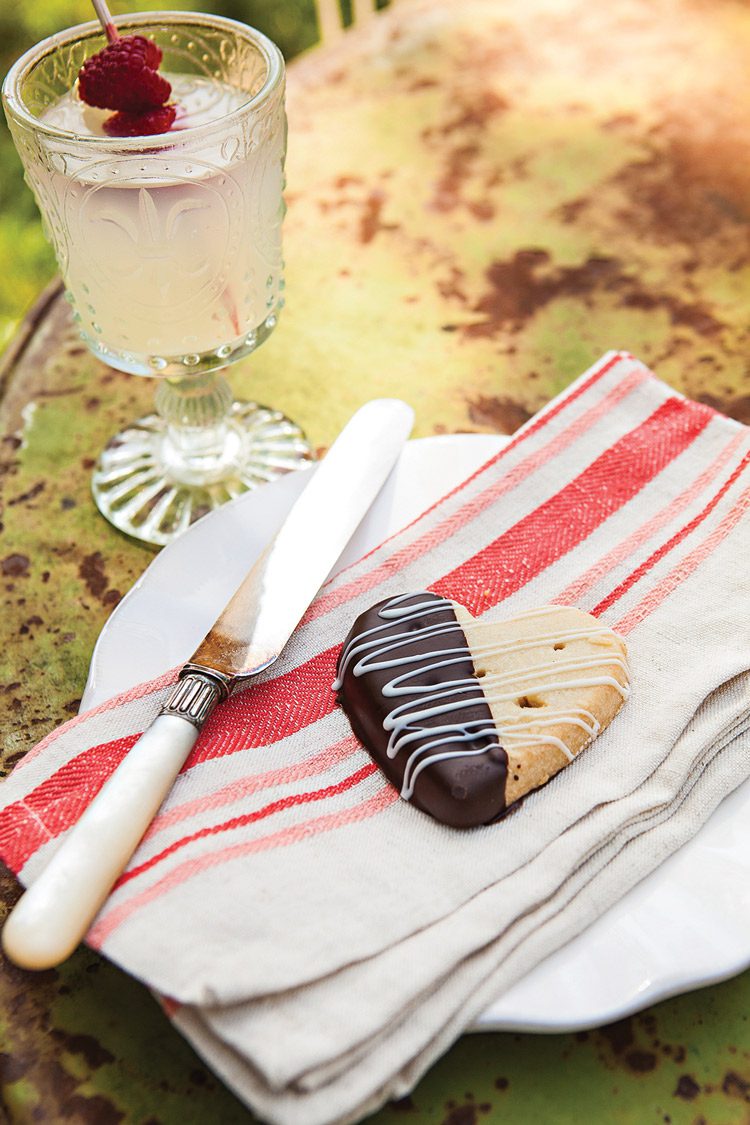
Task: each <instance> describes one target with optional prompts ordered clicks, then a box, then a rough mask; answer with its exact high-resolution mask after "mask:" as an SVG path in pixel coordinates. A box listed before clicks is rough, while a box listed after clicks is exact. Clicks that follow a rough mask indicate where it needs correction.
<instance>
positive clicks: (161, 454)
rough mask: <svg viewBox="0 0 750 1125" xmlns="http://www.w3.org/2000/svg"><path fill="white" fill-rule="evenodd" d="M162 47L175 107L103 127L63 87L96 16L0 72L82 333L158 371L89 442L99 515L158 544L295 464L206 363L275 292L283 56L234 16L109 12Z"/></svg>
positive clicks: (96, 345) (278, 433)
mask: <svg viewBox="0 0 750 1125" xmlns="http://www.w3.org/2000/svg"><path fill="white" fill-rule="evenodd" d="M118 28H119V30H120V32H121V34H140V35H146V36H148V37H150V38H152V39H154V40H155V41H156V42H157V43H158V44H159V46H160V47H161V48H162V51H163V54H164V59H163V63H162V67H161V70H162V72H163V73H165V74H166V75H167V77H168V78H169V81H170V82H171V83H172V87H173V96H174V98H175V100H176V102H177V105H178V117H177V121H176V123H175V126H174V127H173V128H172V129H171V130H170V131H169V132H168V133H165V134H159V135H155V136H148V137H133V138H110V137H108V136H106V134H105V133H104V132H103V129H102V128H101V121H102V118H103V117H104V116H106V113H102V112H101V111H96V110H94V111H92V110H90V109H88V108H87V107H84V106H83V104H82V103H81V102H80V101H79V100H78V98H77V94H76V91H75V81H76V76H77V73H78V71H79V69H80V67H81V65H82V63H83V61H84V59H86V58H87V57H89V56H90V55H91V54H93V53H94V52H95V51H98V50H100V49H101V48H102V47H103V46H104V43H105V40H104V36H103V33H102V31H101V28H100V27H99V25H98V24H95V23H90V24H84V25H82V26H80V27H77V28H72V29H70V30H69V31H67V32H63V33H62V34H61V35H57V36H54V37H53V38H52V39H49V40H45V41H44V42H43V43H40V44H38V45H37V46H36V47H35V48H33V49H32V50H31V51H29V52H28V53H27V54H26V55H24V56H23V57H22V58H21V59H19V61H18V62H17V63H16V64H15V65H14V66H13V68H12V69H11V71H10V72H9V74H8V77H7V78H6V81H5V84H4V87H3V98H4V102H5V109H6V114H7V117H8V121H9V124H10V128H11V132H12V133H13V137H14V140H15V143H16V147H17V148H18V151H19V154H20V156H21V159H22V160H23V163H24V167H25V170H26V178H27V181H28V183H29V185H30V187H31V188H32V190H33V192H34V194H35V196H36V199H37V203H38V204H39V208H40V210H41V212H42V216H43V219H44V224H45V231H46V232H47V235H48V237H49V239H50V241H51V242H52V244H53V246H54V248H55V252H56V255H57V260H58V263H59V266H60V270H61V273H62V275H63V279H64V282H65V288H66V295H67V298H68V300H69V302H70V304H71V307H72V315H73V317H74V320H75V322H76V325H77V328H78V330H79V332H80V335H81V338H82V339H83V340H84V341H85V342H86V344H87V345H88V347H89V348H90V349H91V350H92V351H93V352H94V353H95V354H96V355H97V356H99V358H100V359H102V360H104V362H106V363H108V364H109V365H110V366H112V367H115V368H118V369H119V370H121V371H126V372H130V373H133V374H138V375H159V376H162V377H163V379H162V381H161V382H160V384H159V387H158V389H157V394H156V406H157V413H156V414H154V415H149V416H148V417H147V418H142V419H139V421H138V422H136V423H134V424H133V425H130V426H129V427H128V428H127V429H125V430H124V431H123V432H122V433H120V434H118V435H117V436H116V437H115V438H113V440H112V441H111V442H110V443H109V445H108V446H107V448H106V449H105V450H104V451H103V453H102V455H101V457H100V459H99V462H98V464H97V467H96V469H95V472H94V480H93V488H94V497H95V500H96V503H97V505H98V507H99V509H100V510H101V511H102V512H103V514H104V515H105V516H106V517H107V519H109V520H110V522H112V523H113V524H115V526H117V527H119V528H120V529H121V530H123V531H125V532H126V533H128V534H129V535H131V536H134V537H136V538H138V539H141V540H143V541H144V542H148V543H152V544H155V545H160V544H163V543H166V542H168V541H169V540H170V539H172V538H174V536H175V535H177V534H179V533H180V532H181V531H183V530H184V529H185V528H186V527H187V526H188V525H189V524H190V523H191V522H192V521H193V520H194V519H196V518H198V516H200V515H202V514H203V513H204V512H205V511H207V510H209V509H211V508H214V507H216V506H217V505H218V504H220V503H222V502H223V501H224V500H226V499H229V498H230V497H232V496H236V495H237V494H238V493H240V492H242V491H244V490H245V489H246V488H251V487H254V486H255V485H256V484H258V483H261V482H262V481H265V480H269V479H271V478H272V477H274V476H276V475H278V474H279V473H280V472H285V471H287V470H289V469H293V468H298V467H300V466H302V465H305V464H306V463H307V462H308V461H309V460H310V457H311V454H310V449H309V446H308V445H307V443H306V441H305V439H304V436H303V434H302V433H301V431H300V430H299V428H298V427H297V426H295V425H294V424H293V423H292V422H290V421H289V420H288V419H287V418H285V417H284V416H283V415H281V414H279V413H278V412H277V411H274V410H270V409H268V408H266V407H259V406H257V405H256V404H255V403H245V402H239V403H238V402H234V403H233V402H232V396H231V392H230V390H229V387H228V385H227V383H226V381H225V379H224V378H223V376H222V375H221V374H220V373H219V372H220V369H221V368H224V367H226V366H227V365H229V364H231V363H233V362H234V361H235V360H238V359H241V358H242V357H244V356H246V355H248V354H249V353H250V352H252V351H254V350H255V348H257V347H258V346H259V344H261V343H262V342H263V341H264V340H265V339H266V338H267V336H268V335H269V333H270V332H271V331H272V330H273V329H274V327H275V325H276V323H277V320H278V316H279V312H280V311H281V308H282V307H283V303H284V302H283V288H284V281H283V275H282V266H283V263H282V257H281V223H282V218H283V214H284V203H283V197H282V191H283V186H284V157H285V152H286V119H285V114H284V63H283V59H282V56H281V53H280V52H279V50H278V48H277V47H276V46H275V45H274V44H273V43H272V42H271V41H270V40H269V39H267V38H266V37H265V36H263V35H261V34H260V33H259V32H257V31H255V30H253V29H252V28H249V27H247V26H245V25H244V24H240V23H236V22H235V21H232V20H226V19H222V18H220V17H214V16H203V15H193V14H190V13H149V14H148V15H143V16H129V17H126V18H125V19H124V20H120V21H118Z"/></svg>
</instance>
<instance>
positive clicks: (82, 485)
mask: <svg viewBox="0 0 750 1125" xmlns="http://www.w3.org/2000/svg"><path fill="white" fill-rule="evenodd" d="M749 61H750V9H748V8H747V7H746V6H744V5H742V4H738V3H736V2H734V0H612V2H611V3H608V4H604V5H592V4H591V3H583V0H566V3H565V4H561V3H559V2H558V0H507V2H505V3H503V4H499V3H497V0H463V2H462V3H461V4H460V5H458V4H451V5H447V4H440V3H436V2H435V0H409V2H405V3H404V4H402V5H400V6H398V7H396V8H395V9H393V10H392V11H391V12H389V13H388V14H387V15H385V16H384V17H381V18H379V19H378V20H376V21H373V23H371V24H370V25H368V26H367V27H366V28H364V29H362V31H361V32H357V33H354V34H351V35H347V36H346V37H345V38H344V40H343V41H342V42H341V44H339V45H336V46H333V47H332V48H330V49H328V50H327V51H319V50H316V51H313V52H311V53H310V54H309V55H308V56H306V57H304V58H302V59H300V60H298V62H296V63H295V64H294V65H293V66H292V67H291V69H290V82H289V104H290V156H289V166H288V182H289V188H288V198H289V214H288V219H287V223H286V228H285V239H286V258H287V266H288V297H289V301H288V306H287V309H286V310H285V312H284V315H283V317H282V320H281V323H280V326H279V328H278V330H277V331H276V333H275V334H274V335H273V336H272V338H271V339H270V341H269V342H268V343H267V344H266V345H264V347H263V348H262V349H260V351H259V352H258V354H257V356H255V357H252V358H250V359H249V360H247V361H244V362H243V363H241V364H239V365H237V367H236V368H235V369H233V370H232V372H231V380H232V384H233V386H234V388H235V390H236V391H237V392H238V393H241V394H244V395H245V396H246V397H257V398H258V399H259V400H260V401H270V402H272V403H273V404H274V405H278V406H280V407H281V408H282V409H284V410H286V411H287V413H289V414H290V415H291V416H292V417H295V418H296V419H298V420H299V421H300V422H301V423H302V424H303V425H304V426H305V427H306V428H307V430H308V432H309V435H310V437H311V439H312V441H313V443H314V444H316V445H319V446H321V447H325V446H327V445H328V444H330V442H331V440H332V439H333V437H334V435H335V433H336V432H337V430H338V429H339V428H340V426H341V425H342V424H343V422H344V421H345V420H346V418H347V417H348V415H349V414H350V413H351V412H352V411H353V410H354V409H355V408H356V407H357V406H358V405H359V404H360V403H361V402H363V401H365V400H366V399H367V398H370V397H372V396H374V395H393V394H396V395H402V396H403V397H406V398H411V399H412V400H413V402H414V404H415V406H416V408H417V433H418V434H419V435H426V434H430V433H446V432H456V431H462V432H467V431H468V432H471V431H493V430H496V431H502V432H512V431H513V430H514V429H516V428H517V427H518V426H519V425H520V424H521V423H522V422H523V421H524V420H525V419H526V418H527V417H529V415H530V414H531V413H533V412H534V411H535V410H536V409H538V408H539V406H541V405H542V404H543V403H544V402H546V401H547V400H548V399H549V398H550V397H551V396H552V395H553V394H555V393H557V392H558V391H559V390H561V389H562V388H563V387H564V386H565V385H566V384H567V383H568V382H569V380H570V379H571V378H573V377H574V376H576V375H577V374H578V373H579V372H580V371H581V370H582V369H583V368H584V367H585V366H587V365H588V364H589V363H590V362H591V361H592V360H594V359H596V358H597V357H598V356H599V355H600V354H601V353H602V352H603V351H605V350H606V349H607V348H609V347H626V348H630V349H631V350H632V351H634V352H635V353H636V354H638V355H640V356H642V357H643V358H644V359H645V360H647V361H648V362H649V363H651V364H652V365H653V366H654V367H655V368H656V369H657V370H658V372H659V373H660V374H661V375H662V376H663V377H664V378H666V379H667V381H669V382H670V383H672V385H674V386H675V387H677V388H679V389H680V390H683V391H685V392H687V393H689V394H691V395H693V396H695V397H698V398H701V399H702V400H703V401H705V402H708V403H710V404H711V405H714V406H717V407H719V408H720V409H723V410H726V411H728V412H729V413H732V414H733V415H734V416H735V417H738V418H741V419H742V420H744V421H748V422H750V377H748V366H747V365H748V360H747V357H748V355H750V338H749V330H748V323H750V318H749V317H748V307H749V306H750V66H748V62H749ZM728 90H731V98H729V97H728V96H727V91H728ZM152 395H153V386H152V384H151V383H150V382H149V381H146V380H138V379H136V378H133V377H129V376H124V375H119V374H117V373H115V372H113V371H110V370H108V369H107V368H105V367H103V366H102V365H100V364H98V363H97V362H96V361H95V360H94V359H92V358H91V357H90V356H89V355H88V353H87V352H86V350H85V349H84V348H83V347H82V345H81V344H80V342H79V341H78V340H77V339H76V337H75V335H74V333H73V331H72V326H71V323H70V320H69V317H68V308H67V305H66V304H65V302H64V301H63V300H62V298H61V296H60V295H59V294H55V293H50V294H48V295H47V296H46V297H45V298H44V299H43V300H42V301H41V303H40V304H39V306H38V307H37V309H36V310H35V311H34V313H33V314H32V316H31V320H30V322H29V325H28V328H27V330H26V331H25V332H24V333H22V334H21V336H20V337H19V339H18V341H17V342H16V343H15V344H14V345H12V348H11V353H10V356H9V359H8V362H7V364H6V369H5V373H4V382H3V398H2V427H1V428H0V492H1V494H2V500H3V511H2V516H1V517H0V518H1V519H2V538H1V539H0V593H1V594H2V620H3V625H4V631H3V646H2V655H1V656H0V706H2V711H3V719H2V724H3V734H4V739H3V756H2V771H3V772H7V771H8V770H9V769H10V768H11V767H12V765H13V764H14V762H15V761H16V760H17V759H18V757H19V756H20V755H22V754H23V753H24V752H25V751H26V750H27V749H28V748H29V747H30V746H31V745H32V744H33V743H34V742H35V741H37V740H38V738H39V737H41V736H42V735H43V734H45V733H46V732H47V731H48V730H49V729H50V728H51V727H53V726H55V725H56V724H57V723H59V722H60V721H62V720H63V719H65V718H67V717H69V716H70V715H71V714H74V713H75V712H76V710H77V707H78V702H79V699H80V695H81V692H82V689H83V685H84V683H85V678H86V670H87V665H88V660H89V657H90V654H91V651H92V648H93V645H94V642H95V639H96V636H97V634H98V632H99V630H100V629H101V626H102V624H103V622H104V621H105V620H106V618H107V616H108V615H109V613H110V612H111V611H112V608H113V607H114V606H115V605H116V604H117V602H118V600H119V599H120V597H121V595H122V594H123V593H124V592H125V591H126V590H128V589H129V588H130V586H131V585H132V583H133V582H134V581H135V580H136V578H137V577H138V576H139V575H140V574H141V572H142V570H143V568H144V566H145V565H146V564H147V562H148V561H149V559H150V557H151V556H150V555H149V554H148V553H147V552H146V551H145V550H144V549H143V548H142V547H140V546H137V545H134V544H131V543H129V542H128V541H126V540H125V539H123V538H122V537H121V536H119V535H118V534H117V533H116V532H114V531H113V530H112V529H111V528H109V527H108V526H107V525H106V524H105V523H104V522H103V521H102V520H101V518H100V517H99V516H98V515H97V514H96V513H95V511H94V509H93V506H92V503H91V500H90V496H89V477H90V472H91V468H92V466H93V459H94V457H95V454H96V452H97V450H98V449H100V448H101V446H102V445H103V444H104V443H105V442H106V440H107V439H108V438H109V437H110V436H111V434H112V433H114V432H115V430H116V429H117V428H118V427H119V426H121V425H122V424H123V423H124V422H126V421H128V420H130V419H132V418H134V417H137V416H139V415H141V414H144V413H147V412H148V411H150V409H151V402H152ZM16 894H17V888H16V884H15V881H14V880H12V879H11V878H10V877H8V876H7V875H6V876H5V877H4V878H3V879H2V880H0V903H2V904H4V905H2V907H1V909H2V910H5V909H7V908H8V906H9V905H10V904H11V903H12V901H13V900H14V898H15V895H16ZM0 1011H1V1012H2V1015H0V1023H1V1025H2V1031H1V1033H0V1093H1V1101H0V1117H2V1109H4V1110H5V1114H6V1116H7V1118H8V1120H9V1121H12V1122H19V1123H25V1122H29V1121H33V1120H42V1121H62V1120H65V1121H70V1122H73V1123H74V1125H76V1123H79V1122H86V1123H96V1125H109V1123H110V1122H112V1123H115V1122H121V1121H122V1122H128V1123H129V1122H143V1123H146V1122H150V1123H152V1125H155V1123H157V1122H161V1123H172V1122H174V1123H175V1125H177V1123H179V1125H193V1123H196V1125H197V1123H200V1125H203V1123H205V1122H209V1121H210V1122H217V1123H220V1125H234V1122H248V1121H251V1120H252V1116H251V1115H250V1114H249V1112H248V1111H247V1110H245V1109H244V1108H243V1107H242V1106H240V1105H239V1104H238V1103H237V1102H236V1101H235V1099H234V1098H233V1097H232V1096H231V1095H230V1094H229V1093H228V1092H227V1091H226V1090H225V1089H224V1088H223V1087H222V1086H221V1084H220V1083H219V1082H218V1081H217V1080H216V1079H215V1078H213V1077H212V1076H211V1074H210V1073H209V1072H208V1071H207V1070H206V1068H205V1067H203V1065H202V1064H201V1063H200V1062H199V1061H198V1060H197V1059H196V1057H195V1055H194V1054H193V1053H192V1052H191V1050H190V1049H189V1048H188V1047H187V1046H186V1044H185V1043H184V1042H183V1041H182V1040H181V1038H180V1037H179V1036H178V1035H176V1034H175V1033H174V1032H173V1031H172V1029H171V1028H170V1027H169V1025H168V1023H167V1022H166V1019H165V1017H164V1016H163V1014H162V1013H161V1011H160V1010H159V1008H158V1007H157V1006H156V1005H155V1004H154V1002H153V1001H152V999H151V998H150V996H149V995H148V994H147V993H146V992H145V991H144V990H143V989H142V988H141V987H140V986H138V985H136V984H135V983H134V982H132V981H130V980H128V979H127V978H126V977H124V976H123V975H122V974H121V973H119V972H118V971H117V970H115V969H114V968H112V967H110V966H108V965H107V964H106V963H105V962H103V961H101V960H100V959H99V958H97V957H96V956H95V955H94V954H92V953H89V952H88V951H86V950H81V951H79V952H78V953H77V954H76V955H75V957H73V958H72V959H71V960H70V961H69V962H68V963H67V964H66V965H64V966H63V967H62V968H61V969H60V970H58V971H57V972H55V973H45V974H40V975H35V976H30V975H28V974H24V973H22V972H20V971H18V970H14V969H13V968H12V967H10V966H7V965H4V966H2V971H0ZM748 1012H750V974H744V975H743V976H741V977H739V978H737V979H736V980H735V981H731V982H729V983H727V984H724V985H721V986H719V987H715V988H711V989H706V990H704V991H702V992H699V993H695V994H693V995H690V996H686V997H682V998H679V999H676V1000H672V1001H668V1002H666V1003H664V1004H661V1005H659V1006H658V1007H656V1008H653V1009H651V1010H649V1011H648V1012H646V1013H644V1014H642V1015H639V1016H635V1017H633V1018H631V1019H628V1020H624V1021H621V1022H620V1023H618V1024H615V1025H612V1026H611V1027H609V1028H604V1029H601V1030H599V1031H594V1032H587V1033H580V1034H578V1035H565V1036H525V1035H481V1036H471V1037H466V1038H464V1039H462V1040H461V1041H460V1042H459V1043H458V1044H456V1045H455V1046H454V1048H453V1049H452V1050H451V1051H450V1052H449V1053H448V1054H447V1055H446V1056H445V1058H444V1059H443V1060H441V1062H439V1063H438V1064H437V1065H436V1066H435V1067H434V1068H433V1069H432V1070H431V1071H430V1073H429V1074H428V1075H427V1076H426V1077H425V1079H424V1080H423V1081H422V1082H421V1083H420V1085H419V1086H418V1087H417V1088H416V1090H414V1091H413V1093H412V1094H411V1095H410V1096H409V1097H408V1098H405V1099H402V1101H400V1102H398V1103H396V1104H394V1105H392V1106H390V1107H388V1108H386V1109H384V1110H382V1111H381V1112H380V1113H379V1114H377V1115H375V1117H374V1118H372V1121H373V1122H376V1123H377V1125H396V1123H399V1122H415V1123H427V1122H433V1123H435V1125H481V1123H483V1122H488V1123H492V1122H501V1121H503V1122H504V1121H510V1122H523V1123H525V1122H528V1121H540V1122H554V1123H555V1125H560V1123H563V1125H567V1123H570V1125H579V1123H580V1122H582V1121H583V1122H587V1121H592V1122H593V1121H597V1122H598V1121H612V1122H618V1123H623V1125H642V1123H651V1122H673V1123H677V1125H682V1123H685V1125H688V1123H690V1125H697V1123H699V1122H703V1123H705V1125H734V1123H735V1122H737V1123H740V1122H743V1123H744V1122H747V1121H748V1120H750V1030H749V1028H748V1019H749V1018H750V1017H748Z"/></svg>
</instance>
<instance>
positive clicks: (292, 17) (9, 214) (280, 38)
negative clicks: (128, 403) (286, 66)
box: [0, 0, 318, 350]
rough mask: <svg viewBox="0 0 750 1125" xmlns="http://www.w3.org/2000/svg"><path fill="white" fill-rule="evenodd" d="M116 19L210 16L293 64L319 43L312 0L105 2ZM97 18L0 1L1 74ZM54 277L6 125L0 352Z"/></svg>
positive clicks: (78, 1)
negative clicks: (168, 12) (160, 13)
mask: <svg viewBox="0 0 750 1125" xmlns="http://www.w3.org/2000/svg"><path fill="white" fill-rule="evenodd" d="M110 3H111V7H112V10H113V11H114V12H115V14H117V13H124V12H126V11H127V12H145V11H156V10H165V9H182V10H183V11H184V10H186V9H187V10H193V11H210V12H214V13H216V14H218V15H224V16H230V17H231V18H232V19H237V20H242V21H243V22H244V23H249V24H251V25H252V26H253V27H257V28H259V29H260V30H261V31H263V32H265V33H266V35H269V36H270V37H271V39H273V40H274V41H275V42H276V43H278V45H279V46H280V47H281V50H282V51H283V52H284V55H285V57H286V58H287V59H291V58H293V57H294V56H295V55H297V54H299V52H300V51H302V50H304V49H305V48H306V47H310V46H311V45H312V44H313V43H315V41H316V40H317V37H318V32H317V26H316V21H315V3H314V0H179V2H177V3H171V2H170V0H165V2H159V0H151V2H149V0H122V2H121V3H117V0H110ZM92 18H94V13H93V9H92V8H91V5H90V3H89V0H0V73H2V74H3V75H4V74H5V73H6V71H7V70H8V68H9V66H10V65H11V63H12V62H13V61H14V60H15V59H16V58H17V57H18V56H19V55H21V54H22V53H23V52H24V51H25V50H27V49H28V48H29V47H31V46H33V45H34V43H37V42H38V41H39V40H40V39H44V38H45V37H46V36H47V35H52V34H53V33H54V32H56V31H60V30H61V29H62V28H65V27H71V26H72V25H74V24H77V23H83V22H85V21H86V20H89V19H92ZM54 272H55V261H54V257H53V254H52V250H51V248H50V247H49V245H48V243H47V242H46V241H45V239H44V236H43V234H42V226H41V221H40V219H39V215H38V212H37V210H36V205H35V203H34V200H33V197H32V195H31V192H30V191H29V189H28V188H27V187H26V185H25V184H24V181H23V172H22V169H21V163H20V161H19V159H18V157H17V156H16V152H15V149H14V147H13V142H12V141H11V139H10V134H9V133H8V129H7V127H6V125H5V121H4V119H3V120H2V121H1V122H0V350H2V348H3V347H4V345H5V344H6V343H7V341H8V340H9V339H10V337H11V336H12V334H13V331H14V329H15V327H16V324H17V323H18V320H19V318H20V317H21V316H23V314H24V312H25V311H26V309H28V307H29V305H31V303H32V302H33V301H34V299H35V297H36V296H37V295H38V293H39V290H40V289H41V288H42V286H43V285H44V284H45V283H46V282H47V281H49V280H50V278H51V277H52V276H53V275H54Z"/></svg>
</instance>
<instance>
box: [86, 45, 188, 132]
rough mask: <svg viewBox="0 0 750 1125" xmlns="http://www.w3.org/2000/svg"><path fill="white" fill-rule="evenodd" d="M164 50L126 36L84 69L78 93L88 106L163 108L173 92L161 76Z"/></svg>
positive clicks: (129, 109) (132, 110)
mask: <svg viewBox="0 0 750 1125" xmlns="http://www.w3.org/2000/svg"><path fill="white" fill-rule="evenodd" d="M160 62H161V49H160V48H159V47H157V45H156V43H154V42H153V41H152V40H151V39H144V37H143V36H142V35H126V36H125V37H124V38H122V39H117V40H115V42H114V43H110V45H109V46H108V47H104V49H103V50H101V51H99V52H98V53H97V54H96V55H92V56H91V58H90V59H87V60H86V62H85V63H84V64H83V66H82V67H81V70H80V72H79V74H78V94H79V96H80V97H81V99H82V100H83V101H84V102H86V103H87V104H88V105H93V106H98V107H99V109H119V110H123V111H124V112H125V113H145V112H146V110H149V109H156V107H157V106H160V105H163V104H164V102H165V101H166V100H167V98H168V97H169V95H170V94H171V93H172V87H171V86H170V85H169V83H168V82H167V80H166V78H162V76H161V75H160V74H157V72H156V68H157V67H158V65H159V63H160Z"/></svg>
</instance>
